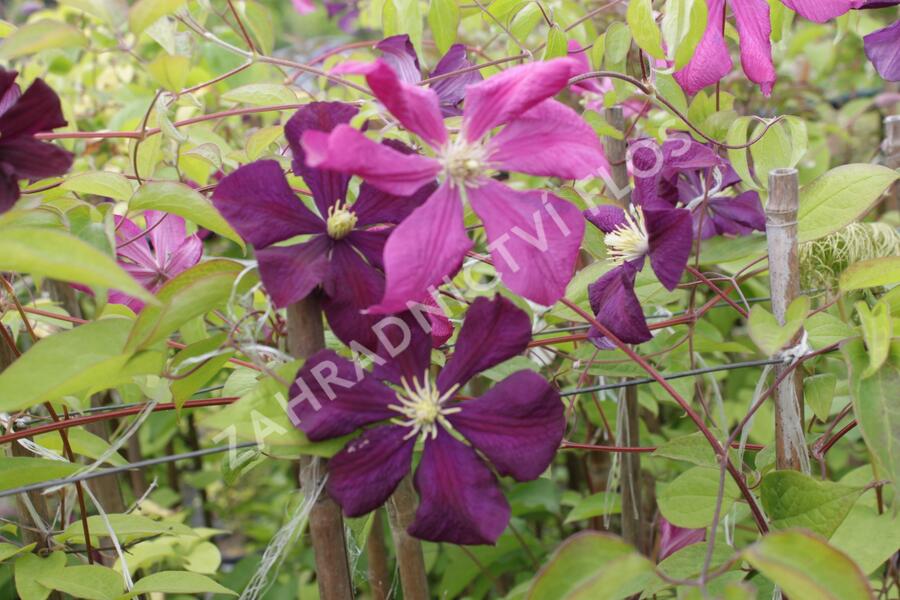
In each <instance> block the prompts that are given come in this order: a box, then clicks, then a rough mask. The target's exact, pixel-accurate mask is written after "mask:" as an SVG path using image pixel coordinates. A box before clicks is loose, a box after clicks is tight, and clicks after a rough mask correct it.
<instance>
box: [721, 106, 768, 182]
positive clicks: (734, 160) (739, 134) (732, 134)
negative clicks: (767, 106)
mask: <svg viewBox="0 0 900 600" xmlns="http://www.w3.org/2000/svg"><path fill="white" fill-rule="evenodd" d="M752 122H753V119H751V118H750V117H738V118H737V119H735V121H734V123H732V124H731V127H729V128H728V135H727V136H726V137H725V142H726V143H727V144H728V145H729V146H741V145H743V144H746V143H747V142H748V141H749V139H748V130H749V128H750V123H752ZM748 154H749V153H748V151H747V149H746V148H740V149H731V148H729V149H728V160H729V161H731V166H732V167H733V168H734V170H735V172H736V173H737V174H738V175H739V176H740V178H741V181H742V182H743V184H744V185H747V186H749V187H751V188H753V189H756V190H760V189H762V187H760V186H759V184H758V183H757V182H756V180H755V179H753V175H751V173H750V163H749V160H748Z"/></svg>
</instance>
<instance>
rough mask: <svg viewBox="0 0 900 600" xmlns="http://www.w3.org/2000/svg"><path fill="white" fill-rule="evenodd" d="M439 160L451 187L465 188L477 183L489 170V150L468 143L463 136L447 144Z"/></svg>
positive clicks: (477, 144) (480, 145) (476, 144)
mask: <svg viewBox="0 0 900 600" xmlns="http://www.w3.org/2000/svg"><path fill="white" fill-rule="evenodd" d="M438 160H439V161H440V163H441V165H442V166H443V167H444V173H445V174H446V175H447V179H448V180H449V181H450V183H451V185H455V186H459V187H465V186H466V185H467V184H468V185H470V186H471V184H473V183H475V182H476V181H477V180H478V179H479V178H480V177H481V176H482V175H483V174H484V172H485V171H487V169H488V157H487V149H486V148H485V147H484V145H483V144H480V143H474V144H473V143H470V142H467V141H466V140H465V139H464V138H463V137H462V136H457V137H456V138H454V139H452V140H450V141H449V142H447V145H446V146H444V147H443V148H442V149H441V151H440V155H439V156H438Z"/></svg>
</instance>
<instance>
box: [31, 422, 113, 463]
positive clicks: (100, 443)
mask: <svg viewBox="0 0 900 600" xmlns="http://www.w3.org/2000/svg"><path fill="white" fill-rule="evenodd" d="M68 438H69V440H68V441H69V446H70V447H71V448H72V452H74V453H75V454H79V455H81V456H87V457H88V458H93V459H95V460H96V459H98V458H100V457H101V456H102V455H103V453H104V452H106V451H107V450H109V442H107V441H106V440H104V439H103V438H102V437H100V436H99V435H94V434H93V433H91V432H90V431H88V430H87V429H82V428H80V427H72V428H70V429H69V431H68ZM34 441H35V443H36V444H38V445H39V446H43V447H44V448H48V449H50V450H53V451H54V452H56V453H57V454H59V455H60V456H63V443H62V438H61V437H60V436H59V433H57V432H55V431H52V432H48V433H42V434H40V435H36V436H34ZM106 462H107V463H109V464H110V465H113V466H122V465H124V464H127V463H128V461H126V460H125V459H124V458H122V455H121V454H119V453H118V452H113V453H112V455H110V457H109V458H108V459H106Z"/></svg>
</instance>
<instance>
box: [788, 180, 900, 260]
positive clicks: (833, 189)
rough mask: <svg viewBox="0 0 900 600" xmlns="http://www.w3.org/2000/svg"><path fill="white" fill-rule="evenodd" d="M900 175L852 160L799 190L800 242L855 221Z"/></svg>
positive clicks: (798, 221)
mask: <svg viewBox="0 0 900 600" xmlns="http://www.w3.org/2000/svg"><path fill="white" fill-rule="evenodd" d="M898 178H900V174H898V173H897V172H896V171H895V170H893V169H888V168H887V167H882V166H880V165H870V164H852V165H843V166H840V167H835V168H834V169H831V170H830V171H827V172H826V173H823V174H822V175H821V176H819V177H818V178H816V179H815V180H814V181H813V182H812V183H810V184H809V185H805V186H803V188H802V189H801V190H800V209H799V210H798V212H797V223H798V225H797V226H798V228H799V237H800V242H801V243H802V242H808V241H810V240H815V239H818V238H820V237H823V236H826V235H828V234H829V233H832V232H835V231H838V230H840V229H842V228H844V227H846V226H847V225H849V224H850V223H853V222H854V221H856V220H857V219H858V218H859V217H860V216H862V215H863V214H865V213H866V212H867V211H868V210H869V209H870V208H871V207H872V206H873V205H874V204H875V203H876V202H877V201H878V199H879V198H881V194H883V193H884V191H885V190H886V189H887V188H888V186H890V185H891V184H892V183H893V182H895V181H897V179H898Z"/></svg>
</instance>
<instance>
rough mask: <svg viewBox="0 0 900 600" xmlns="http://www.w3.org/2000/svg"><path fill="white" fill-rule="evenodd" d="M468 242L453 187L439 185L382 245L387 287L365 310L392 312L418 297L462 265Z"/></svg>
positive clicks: (416, 300) (458, 201)
mask: <svg viewBox="0 0 900 600" xmlns="http://www.w3.org/2000/svg"><path fill="white" fill-rule="evenodd" d="M471 247H472V241H471V240H470V239H469V236H468V235H466V229H465V226H464V224H463V209H462V202H461V200H460V198H459V194H458V192H456V191H455V190H453V189H451V187H450V186H449V185H448V184H446V183H445V184H444V185H442V186H441V187H440V188H438V190H437V191H436V192H435V193H434V194H432V195H431V197H430V198H429V199H428V200H427V201H426V202H425V204H423V205H422V206H420V207H419V208H417V209H416V210H414V211H413V212H412V214H410V216H409V217H408V218H407V219H406V220H405V221H403V222H402V223H401V224H400V225H398V226H397V227H396V228H395V229H394V231H393V233H392V234H391V237H389V238H388V241H387V244H385V247H384V265H385V274H386V277H387V289H386V291H385V295H384V298H382V299H381V302H380V303H379V304H378V306H373V307H371V308H370V309H369V310H370V311H371V312H378V313H392V312H398V311H402V310H406V309H407V307H408V305H407V303H408V302H418V301H419V300H420V299H422V298H424V297H425V295H426V294H427V293H428V288H429V287H430V286H435V287H437V286H439V285H440V284H441V283H443V281H444V278H445V277H448V276H451V275H452V274H453V273H455V272H456V271H457V270H459V267H460V265H462V260H463V258H464V257H465V255H466V252H467V251H468V250H469V248H471Z"/></svg>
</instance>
